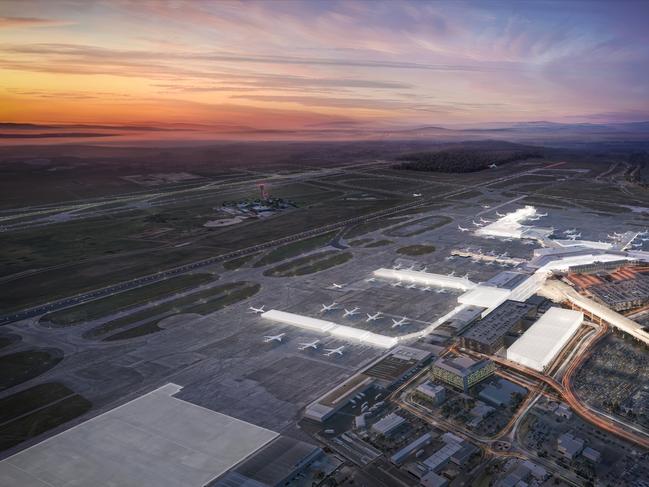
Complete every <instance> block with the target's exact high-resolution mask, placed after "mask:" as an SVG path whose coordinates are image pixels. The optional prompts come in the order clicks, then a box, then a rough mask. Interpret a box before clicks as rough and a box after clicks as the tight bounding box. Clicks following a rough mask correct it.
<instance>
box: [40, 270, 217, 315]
mask: <svg viewBox="0 0 649 487" xmlns="http://www.w3.org/2000/svg"><path fill="white" fill-rule="evenodd" d="M213 279H214V276H213V275H211V274H185V275H182V276H176V277H171V278H169V279H166V280H164V281H161V282H156V283H154V284H149V285H147V286H143V287H139V288H136V289H132V290H129V291H124V292H122V293H119V294H115V295H113V296H109V297H106V298H102V299H97V300H95V301H91V302H89V303H86V304H81V305H79V306H74V307H72V308H67V309H64V310H61V311H56V312H54V313H49V314H46V315H45V316H43V317H42V318H41V320H40V321H41V323H43V324H45V325H46V326H53V327H65V326H71V325H77V324H79V323H83V322H85V321H91V320H96V319H98V318H101V317H102V316H106V315H110V314H112V313H115V312H117V311H120V310H122V309H124V308H128V307H131V306H136V305H139V304H144V303H146V302H148V301H150V300H151V299H156V298H161V297H163V296H165V295H169V294H172V293H175V292H179V291H181V290H183V289H186V288H191V287H196V286H200V285H201V284H206V283H208V282H210V281H212V280H213Z"/></svg>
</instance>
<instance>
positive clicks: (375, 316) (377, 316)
mask: <svg viewBox="0 0 649 487" xmlns="http://www.w3.org/2000/svg"><path fill="white" fill-rule="evenodd" d="M365 314H366V315H367V319H366V320H365V321H367V322H370V321H376V320H378V319H380V318H381V312H380V311H377V312H376V313H375V314H373V315H371V314H369V313H365Z"/></svg>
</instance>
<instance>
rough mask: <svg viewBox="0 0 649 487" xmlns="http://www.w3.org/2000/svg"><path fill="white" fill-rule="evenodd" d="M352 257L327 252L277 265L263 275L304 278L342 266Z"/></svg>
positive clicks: (349, 254)
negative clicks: (307, 275)
mask: <svg viewBox="0 0 649 487" xmlns="http://www.w3.org/2000/svg"><path fill="white" fill-rule="evenodd" d="M352 257H353V255H352V254H351V253H349V252H339V251H337V250H328V251H325V252H319V253H317V254H312V255H307V256H306V257H301V258H299V259H294V260H291V261H289V262H286V263H284V264H281V265H278V266H277V267H273V268H272V269H268V270H267V271H265V272H264V275H265V276H272V277H292V276H304V275H306V274H313V273H314V272H319V271H322V270H325V269H329V268H331V267H334V266H337V265H340V264H344V263H345V262H347V261H348V260H350V259H351V258H352Z"/></svg>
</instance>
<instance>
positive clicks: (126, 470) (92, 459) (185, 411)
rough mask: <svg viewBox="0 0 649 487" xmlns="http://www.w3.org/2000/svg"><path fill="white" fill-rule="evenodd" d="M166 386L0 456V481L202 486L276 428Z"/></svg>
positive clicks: (24, 485) (38, 486) (39, 485)
mask: <svg viewBox="0 0 649 487" xmlns="http://www.w3.org/2000/svg"><path fill="white" fill-rule="evenodd" d="M180 389H181V388H180V387H179V386H177V385H175V384H167V385H165V386H163V387H161V388H159V389H156V390H154V391H152V392H150V393H148V394H145V395H144V396H141V397H139V398H138V399H135V400H133V401H130V402H128V403H126V404H124V405H122V406H120V407H117V408H115V409H113V410H111V411H109V412H107V413H104V414H102V415H100V416H97V417H95V418H93V419H91V420H89V421H86V422H85V423H82V424H81V425H78V426H77V427H75V428H72V429H69V430H67V431H65V432H63V433H61V434H59V435H57V436H54V437H52V438H50V439H48V440H46V441H44V442H42V443H40V444H38V445H36V446H34V447H32V448H29V449H27V450H24V451H22V452H20V453H18V454H16V455H14V456H12V457H10V458H8V459H6V460H4V461H2V462H0V485H1V486H3V487H4V486H6V487H10V486H21V487H46V486H48V487H63V486H66V487H73V486H82V485H83V486H86V485H87V486H89V485H92V486H95V487H101V486H120V487H129V486H133V487H136V486H137V487H147V486H151V487H153V486H155V487H165V486H169V487H178V486H184V487H191V486H197V487H200V486H203V485H205V484H206V483H207V482H209V481H210V480H212V479H214V478H215V477H217V476H219V475H221V474H222V473H223V472H225V471H226V470H228V469H229V468H230V467H232V466H233V465H235V464H236V463H238V462H240V461H241V460H242V459H244V458H246V457H248V456H249V455H250V454H251V453H253V452H255V451H256V450H258V449H259V448H260V447H262V446H263V445H265V444H266V443H268V442H269V441H271V440H272V439H274V438H275V437H276V436H277V433H275V432H274V431H270V430H267V429H264V428H260V427H258V426H255V425H252V424H250V423H246V422H244V421H240V420H238V419H235V418H233V417H231V416H227V415H225V414H221V413H217V412H214V411H210V410H208V409H205V408H202V407H200V406H196V405H194V404H191V403H189V402H186V401H183V400H181V399H177V398H175V397H174V396H173V394H175V393H177V392H178V391H179V390H180Z"/></svg>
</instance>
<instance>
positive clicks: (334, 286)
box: [331, 282, 344, 289]
mask: <svg viewBox="0 0 649 487" xmlns="http://www.w3.org/2000/svg"><path fill="white" fill-rule="evenodd" d="M343 286H344V284H337V283H335V282H333V283H331V287H333V288H334V289H342V288H343Z"/></svg>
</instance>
